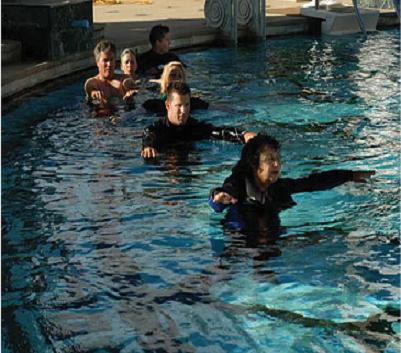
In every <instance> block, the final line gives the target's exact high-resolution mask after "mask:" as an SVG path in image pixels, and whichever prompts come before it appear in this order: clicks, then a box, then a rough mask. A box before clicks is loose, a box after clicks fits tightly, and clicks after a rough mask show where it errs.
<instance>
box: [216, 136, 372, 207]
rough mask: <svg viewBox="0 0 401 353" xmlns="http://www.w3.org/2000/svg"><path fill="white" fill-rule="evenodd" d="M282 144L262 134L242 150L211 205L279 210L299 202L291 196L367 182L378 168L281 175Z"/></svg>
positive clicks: (217, 189)
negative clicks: (290, 176) (303, 174)
mask: <svg viewBox="0 0 401 353" xmlns="http://www.w3.org/2000/svg"><path fill="white" fill-rule="evenodd" d="M280 171H281V162H280V144H279V142H278V141H277V140H276V139H275V138H273V137H270V136H267V135H263V134H258V135H257V136H256V137H254V138H253V139H251V140H250V141H249V142H248V143H247V144H246V145H245V146H244V147H243V149H242V153H241V159H240V161H239V162H238V163H237V164H236V165H235V167H234V168H233V170H232V174H231V175H230V176H229V177H228V178H227V179H226V180H225V181H224V183H223V186H222V187H219V188H215V189H213V190H212V191H211V193H210V198H209V205H210V206H211V207H212V208H213V209H214V210H215V211H216V212H221V211H223V209H224V208H226V207H227V206H229V205H238V206H239V207H243V206H254V207H257V208H263V209H267V210H271V211H275V212H279V211H280V210H282V209H285V208H289V207H291V206H293V205H295V201H294V200H293V199H292V197H291V195H292V194H295V193H299V192H307V191H318V190H325V189H330V188H333V187H336V186H338V185H341V184H343V183H345V182H347V181H354V182H365V181H366V179H367V178H369V177H370V176H371V175H373V174H374V173H375V172H374V171H352V170H331V171H326V172H321V173H314V174H311V175H309V176H307V177H303V178H298V179H291V178H280Z"/></svg>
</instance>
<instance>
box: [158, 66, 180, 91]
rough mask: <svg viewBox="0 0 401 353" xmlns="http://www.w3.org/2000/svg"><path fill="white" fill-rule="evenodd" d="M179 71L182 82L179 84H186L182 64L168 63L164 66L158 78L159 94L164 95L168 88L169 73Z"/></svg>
mask: <svg viewBox="0 0 401 353" xmlns="http://www.w3.org/2000/svg"><path fill="white" fill-rule="evenodd" d="M173 70H179V71H181V75H182V77H183V80H182V81H180V82H184V83H186V81H187V79H186V76H185V70H184V66H183V65H182V63H180V62H179V61H170V62H169V63H168V64H166V65H164V68H163V73H162V76H161V77H160V93H166V92H167V90H168V86H169V84H170V83H171V82H169V76H170V73H171V71H173Z"/></svg>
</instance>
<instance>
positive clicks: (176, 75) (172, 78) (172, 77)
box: [168, 67, 184, 82]
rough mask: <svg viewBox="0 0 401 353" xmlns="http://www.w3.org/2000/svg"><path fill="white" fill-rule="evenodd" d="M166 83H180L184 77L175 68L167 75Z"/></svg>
mask: <svg viewBox="0 0 401 353" xmlns="http://www.w3.org/2000/svg"><path fill="white" fill-rule="evenodd" d="M168 81H169V82H173V81H180V82H184V75H183V73H182V71H181V70H180V69H179V68H178V67H175V68H173V69H172V70H171V71H170V74H169V75H168Z"/></svg>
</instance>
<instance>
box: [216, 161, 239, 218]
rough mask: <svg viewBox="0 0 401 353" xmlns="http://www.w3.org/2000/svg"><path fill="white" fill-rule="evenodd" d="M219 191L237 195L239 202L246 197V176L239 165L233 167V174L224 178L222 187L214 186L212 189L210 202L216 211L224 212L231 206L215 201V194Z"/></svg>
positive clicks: (233, 195)
mask: <svg viewBox="0 0 401 353" xmlns="http://www.w3.org/2000/svg"><path fill="white" fill-rule="evenodd" d="M219 192H226V193H227V194H229V195H231V196H232V197H235V198H236V199H237V200H238V202H239V203H241V200H243V199H244V198H245V194H246V190H245V176H244V175H243V173H241V172H240V170H239V168H238V166H235V167H234V168H233V170H232V173H231V175H230V176H229V177H227V178H226V179H225V180H224V183H223V186H222V187H218V188H214V189H212V190H211V191H210V195H209V202H208V203H209V206H210V207H211V208H213V210H215V212H222V211H223V210H224V209H225V208H226V207H227V206H229V205H224V204H221V203H217V202H214V201H213V198H214V196H215V195H216V194H218V193H219Z"/></svg>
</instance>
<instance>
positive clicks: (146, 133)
mask: <svg viewBox="0 0 401 353" xmlns="http://www.w3.org/2000/svg"><path fill="white" fill-rule="evenodd" d="M162 137H163V127H162V124H161V123H160V120H159V121H157V122H155V123H154V124H152V125H150V126H148V127H146V128H145V129H144V130H143V134H142V149H144V148H146V147H152V148H156V149H157V148H158V147H159V145H160V144H161V139H162Z"/></svg>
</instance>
